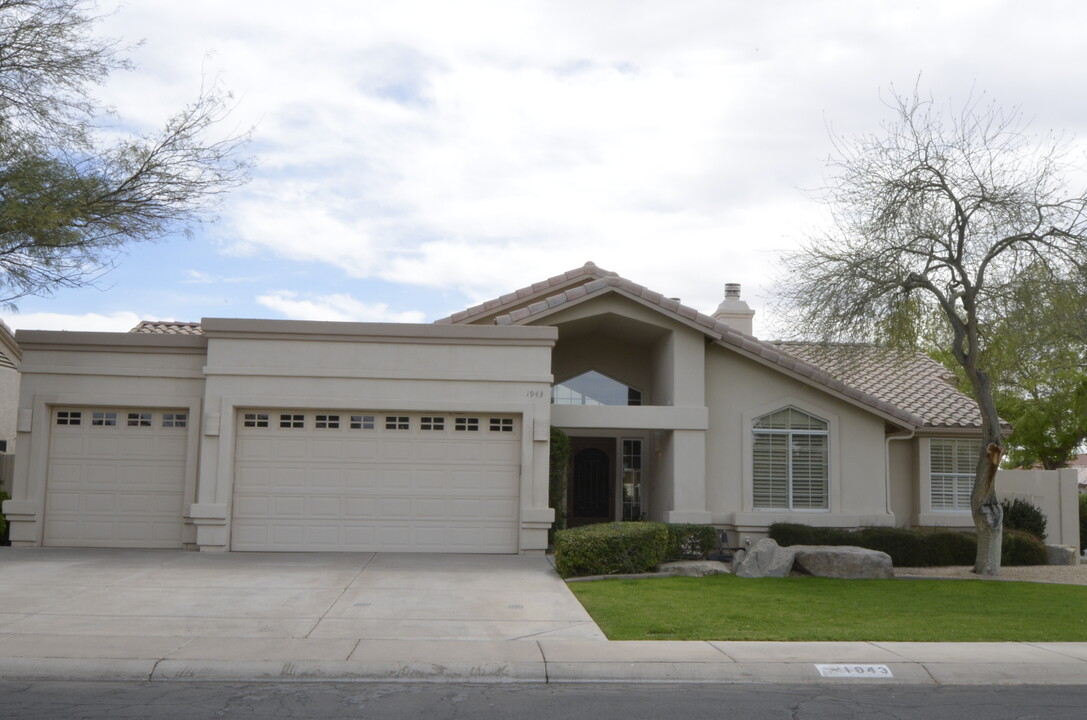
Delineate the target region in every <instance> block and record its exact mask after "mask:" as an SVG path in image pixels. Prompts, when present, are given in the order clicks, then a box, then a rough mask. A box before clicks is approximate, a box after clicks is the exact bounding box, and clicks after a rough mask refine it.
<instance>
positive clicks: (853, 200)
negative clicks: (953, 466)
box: [780, 91, 1087, 575]
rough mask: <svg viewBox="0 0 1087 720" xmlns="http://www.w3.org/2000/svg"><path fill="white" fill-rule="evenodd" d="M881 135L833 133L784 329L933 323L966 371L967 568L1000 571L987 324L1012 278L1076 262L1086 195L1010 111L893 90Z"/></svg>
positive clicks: (787, 291)
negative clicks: (970, 564)
mask: <svg viewBox="0 0 1087 720" xmlns="http://www.w3.org/2000/svg"><path fill="white" fill-rule="evenodd" d="M888 106H889V108H890V109H891V110H892V111H893V119H891V120H890V121H888V122H886V123H885V124H884V126H883V130H882V132H880V133H878V134H867V135H861V136H858V137H855V138H852V139H836V140H835V154H834V155H833V157H832V158H831V160H830V167H831V168H832V173H833V174H832V179H831V180H830V182H829V183H828V184H827V186H826V187H825V188H823V189H822V191H821V192H820V193H819V199H821V200H822V201H823V202H825V203H826V205H827V207H828V209H829V215H830V218H831V222H830V223H829V224H828V226H827V229H825V230H824V231H822V232H820V233H818V234H815V235H813V236H811V237H809V238H808V239H807V241H806V242H805V243H804V244H803V245H802V247H801V248H800V249H799V250H797V251H795V252H793V253H791V254H790V255H788V256H787V257H786V258H785V265H784V267H785V273H784V277H783V278H782V281H781V284H780V293H781V301H782V303H781V304H782V308H783V310H785V312H786V313H787V315H788V317H789V322H790V326H791V327H793V328H804V331H805V334H806V335H808V336H809V337H811V336H814V337H816V338H818V339H821V340H825V341H851V342H858V341H859V342H884V343H889V344H897V345H915V344H916V343H917V341H918V334H919V333H920V332H921V331H922V330H925V329H928V328H930V327H931V326H932V324H933V323H938V324H939V325H940V326H942V327H943V328H944V329H945V331H946V337H947V338H948V347H947V351H948V352H949V353H950V354H951V356H952V357H953V358H954V360H955V362H956V363H957V364H958V365H959V367H961V368H962V372H963V374H964V375H965V377H966V378H967V379H968V380H969V383H970V387H971V388H972V391H973V396H974V398H975V399H976V401H977V405H978V410H979V411H980V415H981V426H982V433H983V439H984V442H983V444H982V450H981V452H980V455H979V458H978V464H977V472H976V475H975V480H974V487H973V492H972V494H971V498H970V507H971V511H972V515H973V519H974V524H975V526H976V528H977V531H978V554H977V560H976V563H975V566H974V572H976V573H979V574H982V575H996V574H999V572H1000V543H1001V525H1002V513H1001V508H1000V504H999V503H998V502H997V499H996V492H995V478H996V471H997V469H998V466H999V464H1000V461H1001V458H1002V456H1003V453H1004V447H1005V445H1004V433H1003V430H1002V428H1001V423H1000V418H999V415H998V412H997V407H996V403H995V400H994V394H993V382H992V378H991V376H990V372H989V368H988V367H986V365H985V358H986V342H987V330H988V329H989V328H991V327H992V326H993V324H994V323H995V322H996V321H998V319H999V317H1000V312H1001V311H1002V310H1003V309H1004V307H1005V302H1004V301H1005V300H1006V299H1007V297H1008V296H1009V294H1010V293H1011V292H1012V290H1013V289H1014V288H1015V287H1016V284H1017V279H1018V277H1019V276H1020V273H1022V272H1023V271H1024V270H1025V269H1027V268H1030V269H1031V272H1032V273H1034V274H1035V279H1036V281H1037V282H1039V283H1053V282H1058V281H1060V280H1061V279H1062V278H1068V277H1072V276H1075V275H1077V274H1078V273H1080V272H1082V270H1083V268H1084V267H1085V266H1087V234H1085V233H1087V193H1085V192H1083V191H1079V192H1074V191H1073V192H1070V191H1069V190H1068V189H1067V182H1066V179H1065V173H1064V171H1065V162H1066V159H1067V157H1068V152H1069V148H1068V146H1067V145H1066V144H1065V143H1063V142H1062V141H1061V140H1060V139H1059V138H1054V137H1035V136H1033V135H1031V134H1029V133H1028V132H1027V131H1026V127H1025V125H1024V123H1023V121H1022V116H1021V114H1020V113H1019V112H1018V111H1014V112H1009V113H1005V112H1004V111H1002V110H1001V108H999V107H998V106H996V105H992V104H989V105H986V104H982V103H981V102H979V101H977V100H974V101H971V102H968V103H967V104H966V105H964V106H963V107H962V108H961V109H959V110H957V111H956V110H954V109H947V110H944V109H942V108H939V107H937V106H936V105H935V104H934V103H933V102H932V101H931V100H929V99H923V98H921V97H919V95H918V93H917V92H916V91H915V92H914V93H913V94H912V95H909V96H899V95H897V94H896V95H895V96H894V97H893V98H892V99H891V101H890V102H889V103H888Z"/></svg>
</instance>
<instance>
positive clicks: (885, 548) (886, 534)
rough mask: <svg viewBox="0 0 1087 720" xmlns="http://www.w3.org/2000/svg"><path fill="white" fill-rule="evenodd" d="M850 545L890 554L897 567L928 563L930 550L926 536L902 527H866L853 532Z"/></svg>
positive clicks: (917, 565)
mask: <svg viewBox="0 0 1087 720" xmlns="http://www.w3.org/2000/svg"><path fill="white" fill-rule="evenodd" d="M850 534H851V535H853V536H854V537H853V538H852V540H853V542H851V543H850V544H851V545H859V546H860V547H865V548H869V549H870V550H879V551H881V552H885V553H887V554H888V555H890V556H891V562H892V563H893V564H894V565H897V566H898V567H922V566H924V565H927V564H929V562H928V558H929V553H930V552H931V550H930V548H929V544H928V541H927V538H925V537H924V536H923V535H921V534H920V533H915V532H911V531H909V530H906V529H904V528H894V527H866V528H863V529H861V530H858V531H856V532H854V533H850Z"/></svg>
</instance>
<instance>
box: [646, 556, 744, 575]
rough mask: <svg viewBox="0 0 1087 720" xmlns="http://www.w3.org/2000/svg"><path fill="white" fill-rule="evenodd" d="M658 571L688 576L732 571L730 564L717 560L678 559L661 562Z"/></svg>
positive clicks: (720, 573) (725, 573) (721, 573)
mask: <svg viewBox="0 0 1087 720" xmlns="http://www.w3.org/2000/svg"><path fill="white" fill-rule="evenodd" d="M657 572H660V573H669V574H671V575H685V576H687V577H705V576H706V575H727V574H729V573H731V572H732V570H730V569H729V567H728V565H726V564H725V563H723V562H718V561H716V560H676V561H674V562H666V563H661V564H660V565H658V566H657Z"/></svg>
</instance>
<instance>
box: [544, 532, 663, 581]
mask: <svg viewBox="0 0 1087 720" xmlns="http://www.w3.org/2000/svg"><path fill="white" fill-rule="evenodd" d="M669 544H670V543H669V533H668V526H667V525H665V524H664V523H657V522H614V523H600V524H597V525H584V526H582V527H578V528H571V529H569V530H559V531H558V532H556V533H555V569H556V570H558V572H559V575H561V576H562V577H573V576H575V575H620V574H627V573H643V572H649V571H651V570H652V569H653V568H654V567H656V566H657V565H659V564H660V563H661V562H663V561H664V559H665V558H666V557H667V553H668V547H669Z"/></svg>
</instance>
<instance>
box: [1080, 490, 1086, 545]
mask: <svg viewBox="0 0 1087 720" xmlns="http://www.w3.org/2000/svg"><path fill="white" fill-rule="evenodd" d="M1084 550H1087V495H1080V496H1079V551H1080V552H1083V551H1084Z"/></svg>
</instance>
